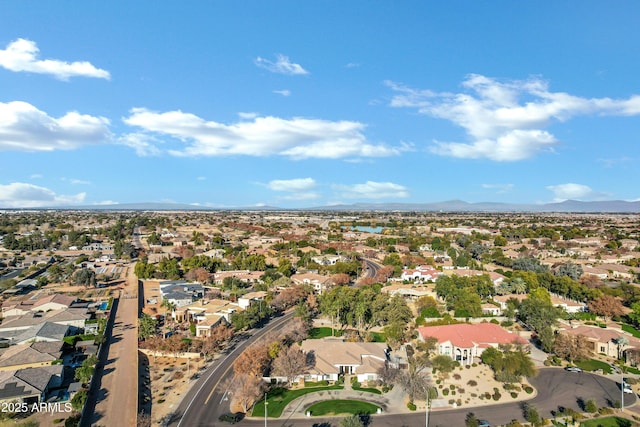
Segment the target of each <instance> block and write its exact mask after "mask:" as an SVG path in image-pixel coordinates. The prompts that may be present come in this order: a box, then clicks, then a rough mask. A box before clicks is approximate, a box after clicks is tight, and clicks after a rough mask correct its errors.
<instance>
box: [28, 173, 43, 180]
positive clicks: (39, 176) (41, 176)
mask: <svg viewBox="0 0 640 427" xmlns="http://www.w3.org/2000/svg"><path fill="white" fill-rule="evenodd" d="M29 178H31V179H41V178H43V175H42V174H40V173H34V174H32V175H31V176H30V177H29Z"/></svg>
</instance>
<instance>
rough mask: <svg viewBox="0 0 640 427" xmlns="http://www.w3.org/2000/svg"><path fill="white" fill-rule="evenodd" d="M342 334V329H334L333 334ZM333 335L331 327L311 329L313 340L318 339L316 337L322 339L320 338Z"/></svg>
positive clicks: (310, 335) (337, 335)
mask: <svg viewBox="0 0 640 427" xmlns="http://www.w3.org/2000/svg"><path fill="white" fill-rule="evenodd" d="M341 335H342V331H341V330H339V329H334V330H333V336H336V337H339V336H341ZM330 336H332V335H331V328H326V327H323V328H311V330H310V331H309V338H310V339H312V340H316V339H320V338H325V337H330Z"/></svg>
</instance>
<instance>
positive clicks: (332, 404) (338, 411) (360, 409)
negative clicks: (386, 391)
mask: <svg viewBox="0 0 640 427" xmlns="http://www.w3.org/2000/svg"><path fill="white" fill-rule="evenodd" d="M308 410H309V411H311V415H312V416H314V417H320V416H323V415H343V414H375V413H376V411H377V410H378V406H376V405H374V404H373V403H368V402H361V401H359V400H326V401H324V402H319V403H316V404H314V405H311V406H310V407H309V408H308Z"/></svg>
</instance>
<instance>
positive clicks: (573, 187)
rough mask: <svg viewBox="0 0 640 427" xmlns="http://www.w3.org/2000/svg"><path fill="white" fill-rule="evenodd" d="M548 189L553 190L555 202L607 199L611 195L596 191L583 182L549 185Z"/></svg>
mask: <svg viewBox="0 0 640 427" xmlns="http://www.w3.org/2000/svg"><path fill="white" fill-rule="evenodd" d="M546 188H547V190H549V191H551V192H553V195H554V198H553V200H554V201H555V202H563V201H565V200H582V201H585V200H605V199H607V198H608V197H609V196H610V195H609V194H606V193H602V192H598V191H594V190H592V189H591V187H589V186H587V185H583V184H575V183H567V184H558V185H549V186H547V187H546Z"/></svg>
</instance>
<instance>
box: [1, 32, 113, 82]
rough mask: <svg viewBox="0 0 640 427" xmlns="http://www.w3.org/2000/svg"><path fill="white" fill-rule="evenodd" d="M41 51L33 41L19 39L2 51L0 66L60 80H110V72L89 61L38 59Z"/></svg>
mask: <svg viewBox="0 0 640 427" xmlns="http://www.w3.org/2000/svg"><path fill="white" fill-rule="evenodd" d="M39 52H40V50H39V49H38V46H36V43H35V42H33V41H31V40H26V39H17V40H15V41H12V42H11V43H9V44H8V45H7V48H6V49H5V50H0V66H1V67H4V68H6V69H7V70H11V71H16V72H20V71H26V72H29V73H38V74H50V75H52V76H54V77H55V78H57V79H60V80H69V78H70V77H95V78H99V79H107V80H108V79H110V78H111V75H110V74H109V72H108V71H106V70H102V69H100V68H96V67H95V66H93V65H92V64H91V63H90V62H87V61H75V62H65V61H60V60H58V59H38V53H39Z"/></svg>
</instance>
